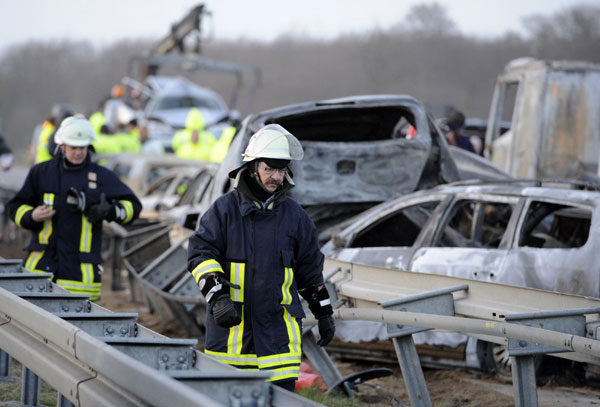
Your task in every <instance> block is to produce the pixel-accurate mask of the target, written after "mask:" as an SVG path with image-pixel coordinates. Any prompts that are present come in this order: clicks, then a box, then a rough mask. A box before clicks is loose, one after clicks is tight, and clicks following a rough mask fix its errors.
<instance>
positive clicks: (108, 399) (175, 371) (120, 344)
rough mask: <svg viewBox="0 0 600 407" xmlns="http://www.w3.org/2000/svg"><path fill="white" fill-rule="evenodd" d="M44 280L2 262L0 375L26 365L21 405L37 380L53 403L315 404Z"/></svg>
mask: <svg viewBox="0 0 600 407" xmlns="http://www.w3.org/2000/svg"><path fill="white" fill-rule="evenodd" d="M136 317H137V315H136V314H131V313H112V312H110V311H109V310H107V309H105V308H102V307H100V306H98V305H97V304H94V303H92V302H91V301H90V300H89V297H86V296H82V295H77V294H71V293H68V292H66V291H65V290H63V289H61V288H60V287H58V286H56V285H54V284H49V281H48V275H47V274H45V273H44V274H38V273H29V272H27V271H26V270H24V269H23V268H22V267H21V266H20V261H10V260H0V344H1V351H0V374H3V375H6V376H8V374H9V372H10V369H9V368H7V366H8V365H9V364H10V357H13V358H15V359H16V360H18V361H19V362H21V363H22V364H23V366H24V368H23V376H22V383H21V388H22V396H21V403H22V404H24V405H39V389H40V378H41V379H42V380H44V381H45V382H47V383H48V384H49V385H50V386H52V387H53V388H54V389H56V390H57V391H58V393H59V400H58V405H60V406H67V405H71V404H70V403H73V404H75V405H80V406H98V405H115V406H116V405H118V406H171V405H177V406H179V405H181V406H183V405H185V406H193V405H198V406H238V405H244V406H257V407H258V406H317V405H319V404H318V403H315V402H312V401H311V400H308V399H305V398H303V397H301V396H299V395H297V394H294V393H290V392H288V391H285V390H283V389H281V388H278V387H276V386H274V385H272V384H270V383H268V382H266V381H265V380H266V379H267V378H268V377H269V376H270V374H269V373H267V372H253V371H238V370H236V369H234V368H232V367H230V366H227V365H224V364H221V363H219V362H217V361H216V360H214V359H212V358H210V357H209V356H207V355H205V354H203V353H201V352H198V351H196V350H195V349H194V346H195V344H196V342H197V341H196V340H190V339H171V338H167V337H165V336H163V335H160V334H158V333H156V332H154V331H152V330H150V329H148V328H146V327H144V326H142V325H140V324H138V323H137V322H135V319H136Z"/></svg>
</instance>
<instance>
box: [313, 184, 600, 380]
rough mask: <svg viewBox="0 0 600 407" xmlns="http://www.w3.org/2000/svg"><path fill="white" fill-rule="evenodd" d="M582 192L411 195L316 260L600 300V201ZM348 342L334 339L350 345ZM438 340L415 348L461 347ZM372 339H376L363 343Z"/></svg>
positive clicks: (545, 189) (509, 189) (547, 189)
mask: <svg viewBox="0 0 600 407" xmlns="http://www.w3.org/2000/svg"><path fill="white" fill-rule="evenodd" d="M581 187H582V185H580V184H577V183H571V184H562V185H558V184H554V185H553V186H549V185H540V183H539V182H528V181H507V182H504V183H499V182H497V183H495V184H491V183H486V184H475V183H471V184H470V185H469V184H467V185H460V184H454V185H445V186H438V187H436V188H433V189H429V190H422V191H417V192H414V193H411V194H407V195H404V196H402V197H399V198H396V199H392V200H389V201H387V202H385V203H382V204H380V205H378V206H375V207H373V208H371V209H370V210H368V211H367V212H365V213H363V214H360V215H358V216H357V217H355V218H353V219H351V220H349V221H347V222H346V226H345V227H344V228H343V229H342V230H341V232H339V233H337V234H336V235H335V236H333V238H332V239H331V240H330V241H329V242H327V243H326V244H325V245H324V246H323V247H322V251H323V252H324V254H325V255H326V256H329V257H332V258H335V259H339V260H344V261H351V262H355V263H362V264H367V265H373V266H380V267H388V268H395V269H401V270H408V271H414V272H421V273H431V274H441V275H449V276H456V277H461V278H469V279H475V280H481V281H490V282H495V283H501V284H507V285H515V286H524V287H530V288H538V289H543V290H550V291H557V292H563V293H569V294H578V295H584V296H593V297H600V266H599V265H598V264H597V263H596V262H595V259H596V256H595V255H596V254H597V253H598V252H599V250H600V224H599V221H598V219H600V213H599V211H600V192H598V191H592V190H582V189H581ZM353 332H356V331H355V330H354V331H352V330H350V331H349V332H344V330H343V329H342V330H340V335H342V336H344V335H345V339H349V340H352V339H353V338H352V337H353V335H355V334H354V333H353ZM380 334H381V332H379V333H377V335H380ZM443 335H444V334H443V333H436V332H428V333H426V334H425V335H423V336H422V337H420V338H415V342H417V343H428V344H445V345H451V346H456V345H458V344H459V343H460V342H461V337H460V336H456V335H458V334H453V335H455V336H453V337H450V338H449V337H443ZM380 336H381V335H380ZM374 339H381V337H375V336H374V337H372V338H360V340H374ZM466 340H467V337H464V336H463V337H462V341H463V342H464V341H466ZM449 341H450V343H449ZM481 345H482V344H479V345H478V346H472V347H470V349H472V350H473V351H474V352H475V351H476V350H477V351H478V356H479V358H478V359H479V360H478V363H479V364H480V367H483V366H482V365H484V364H486V363H488V362H490V363H495V364H496V366H492V368H493V369H496V370H499V369H502V368H503V367H504V368H506V367H507V366H508V362H509V360H508V356H507V354H506V353H504V352H500V351H498V349H485V348H484V347H482V346H481ZM490 346H491V345H490ZM468 349H469V346H467V351H468ZM494 351H495V352H496V353H494ZM490 358H492V359H493V360H491V361H490V360H489V359H490Z"/></svg>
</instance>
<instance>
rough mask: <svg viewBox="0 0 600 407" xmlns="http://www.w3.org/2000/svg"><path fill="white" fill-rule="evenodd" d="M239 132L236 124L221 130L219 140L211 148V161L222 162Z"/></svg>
mask: <svg viewBox="0 0 600 407" xmlns="http://www.w3.org/2000/svg"><path fill="white" fill-rule="evenodd" d="M236 132H237V127H236V126H227V127H225V128H224V129H223V131H222V132H221V137H219V139H218V140H217V142H216V143H215V145H214V146H213V148H212V149H211V150H210V161H211V162H213V163H221V162H223V160H224V159H225V156H226V155H227V151H229V146H230V145H231V142H232V141H233V138H234V137H235V133H236Z"/></svg>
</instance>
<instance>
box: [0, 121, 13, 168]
mask: <svg viewBox="0 0 600 407" xmlns="http://www.w3.org/2000/svg"><path fill="white" fill-rule="evenodd" d="M13 160H14V157H13V154H12V150H11V149H10V147H9V146H8V144H7V143H6V140H5V139H4V135H3V134H2V120H0V169H2V171H8V170H10V167H12V164H13Z"/></svg>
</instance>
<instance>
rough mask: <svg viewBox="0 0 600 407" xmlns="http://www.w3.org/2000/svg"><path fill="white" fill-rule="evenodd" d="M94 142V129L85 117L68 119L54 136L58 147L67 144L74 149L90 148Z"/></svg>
mask: <svg viewBox="0 0 600 407" xmlns="http://www.w3.org/2000/svg"><path fill="white" fill-rule="evenodd" d="M94 140H96V133H95V132H94V128H93V127H92V125H91V124H90V122H89V120H88V119H86V118H85V117H83V116H71V117H67V118H66V119H65V120H63V122H62V123H61V124H60V127H59V128H58V130H57V131H56V135H55V136H54V142H55V143H56V144H57V145H61V144H66V145H68V146H72V147H84V146H89V145H90V144H92V142H93V141H94Z"/></svg>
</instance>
